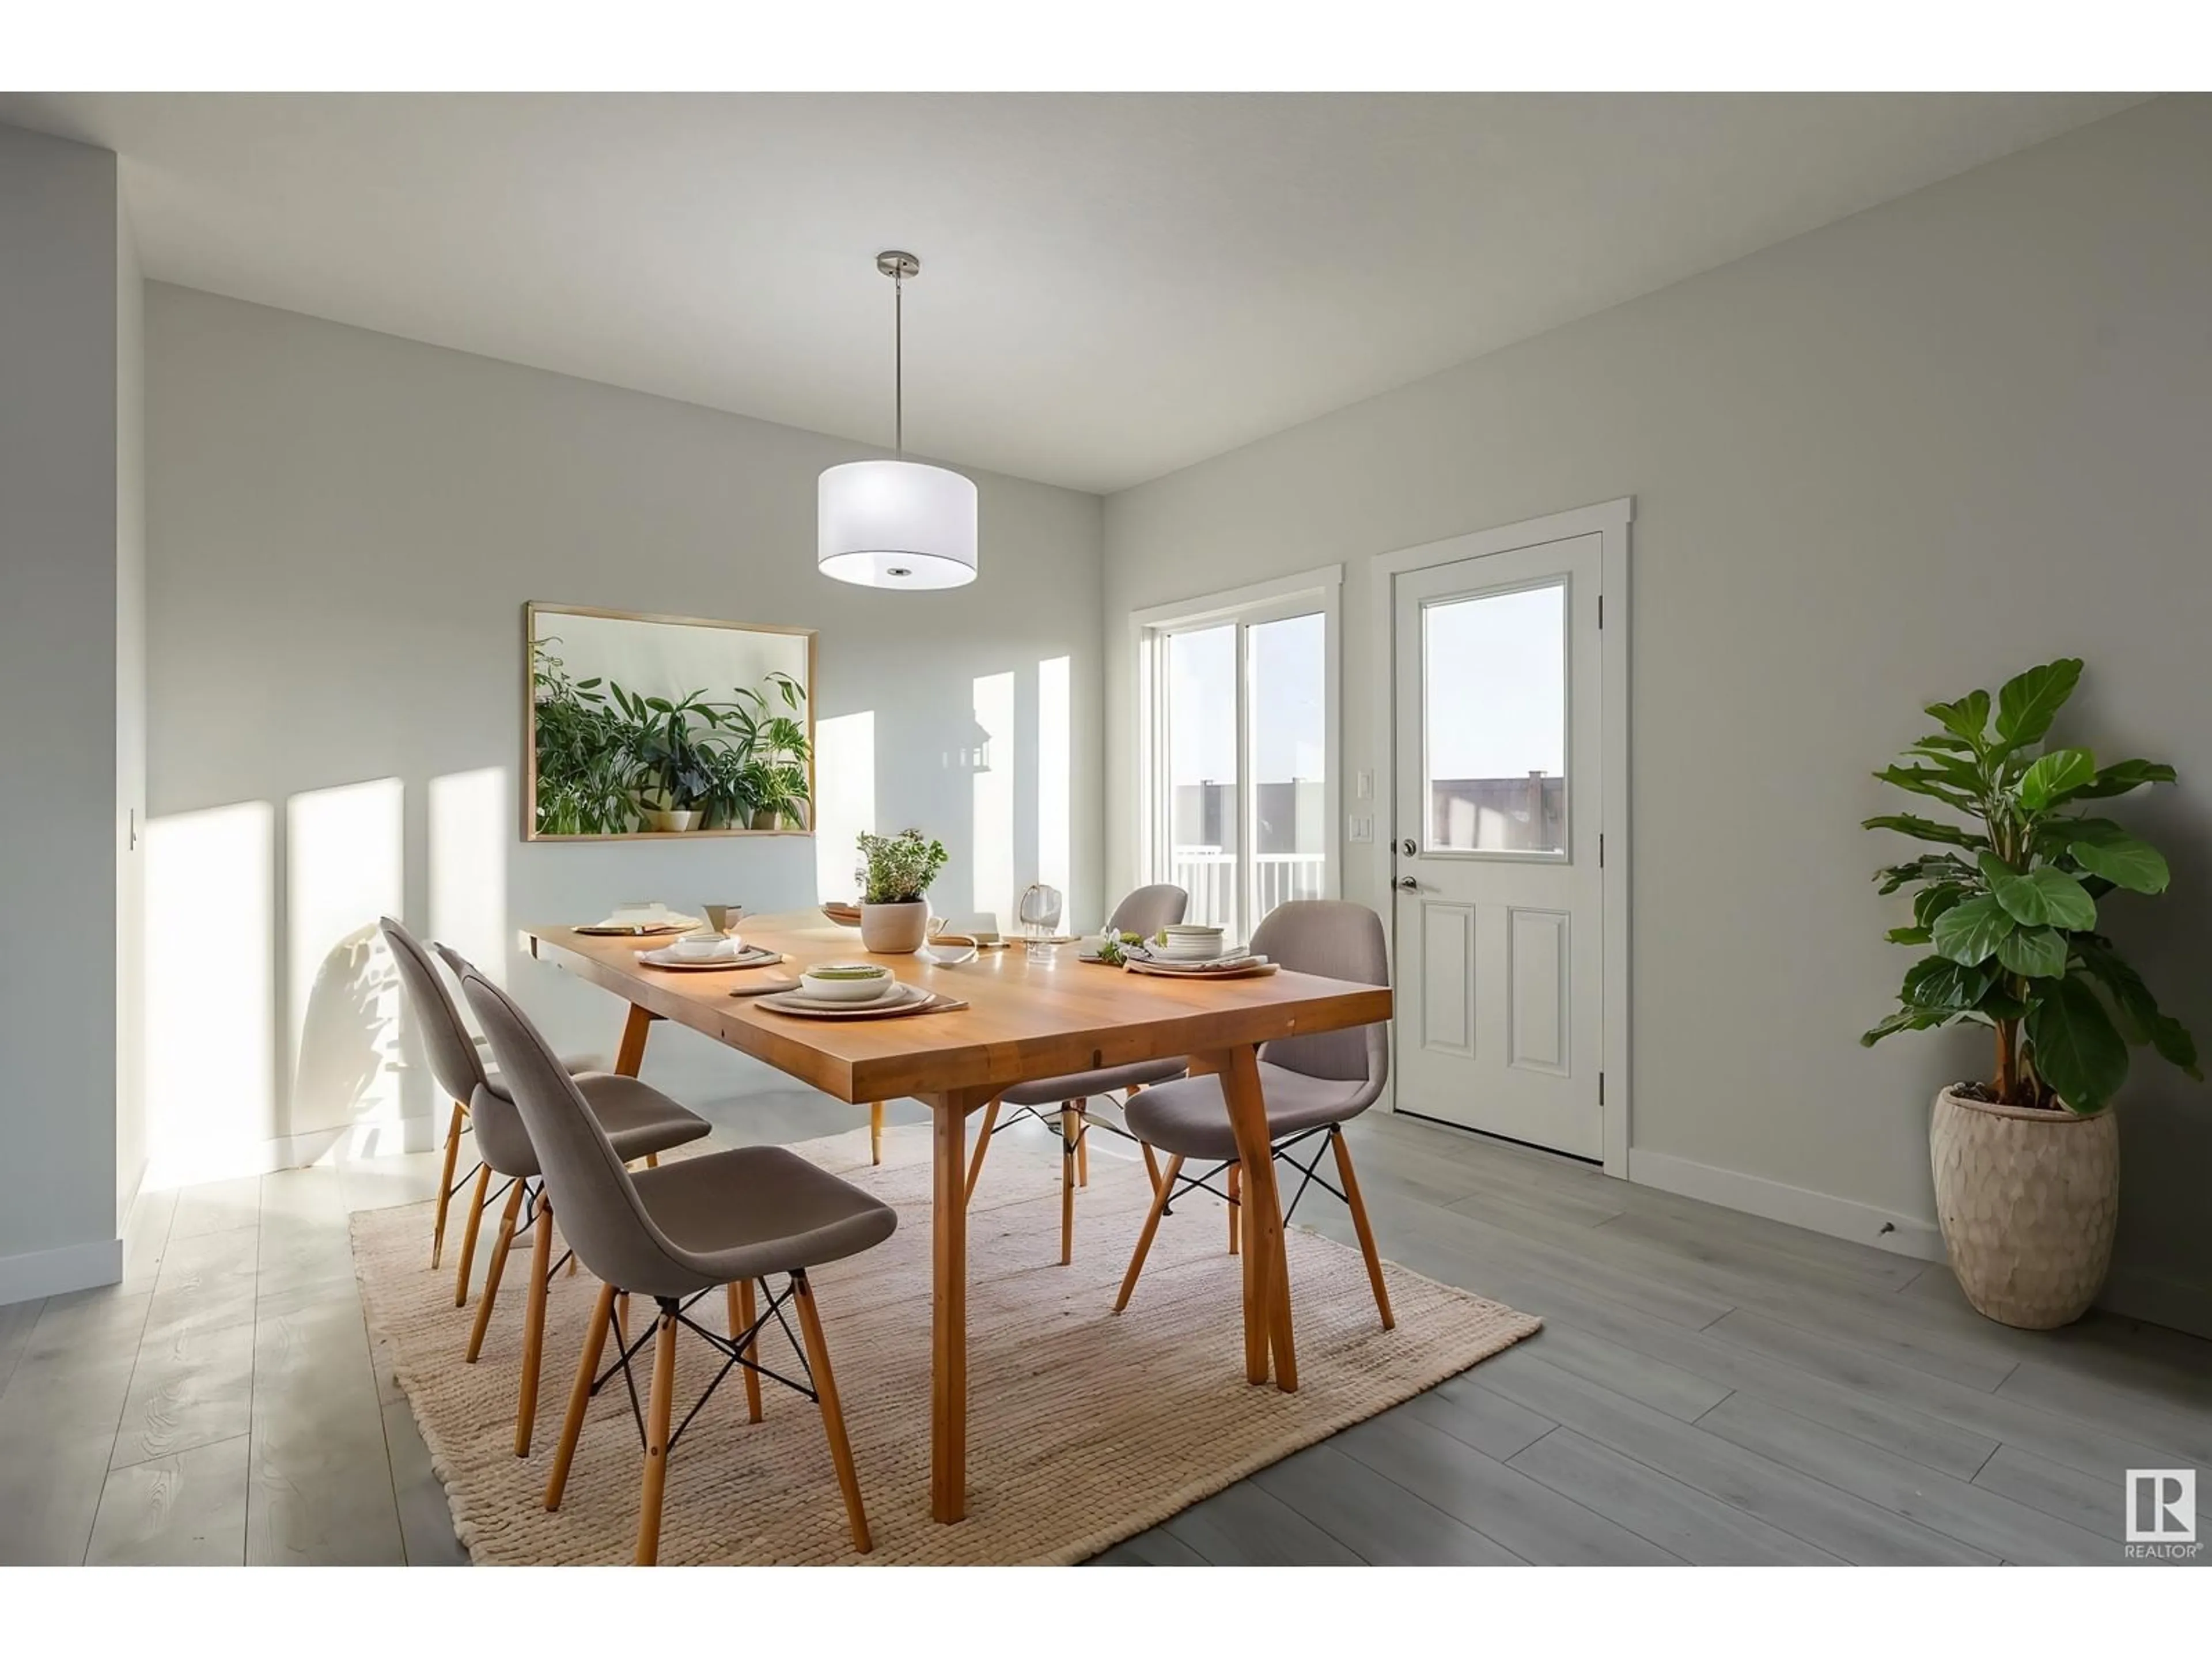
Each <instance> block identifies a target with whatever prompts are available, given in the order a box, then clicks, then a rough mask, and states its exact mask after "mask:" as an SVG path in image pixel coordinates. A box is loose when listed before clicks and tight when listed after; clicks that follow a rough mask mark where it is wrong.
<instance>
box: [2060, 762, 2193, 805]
mask: <svg viewBox="0 0 2212 1659" xmlns="http://www.w3.org/2000/svg"><path fill="white" fill-rule="evenodd" d="M2175 775H2176V774H2175V772H2174V769H2172V767H2171V766H2168V765H2167V764H2166V763H2165V762H2164V761H2147V760H2124V761H2114V762H2113V763H2112V764H2111V765H2110V766H2107V767H2106V768H2104V769H2102V770H2101V771H2100V772H2099V773H2098V774H2097V775H2096V776H2095V777H2094V778H2093V779H2092V780H2091V781H2089V782H2087V783H2086V784H2083V785H2082V786H2081V787H2080V788H2078V789H2076V790H2075V792H2074V799H2076V800H2102V799H2105V798H2106V796H2108V795H2124V794H2126V793H2128V791H2130V789H2140V788H2142V787H2143V785H2145V784H2147V783H2172V781H2174V778H2175Z"/></svg>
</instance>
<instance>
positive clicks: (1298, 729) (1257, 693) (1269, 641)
mask: <svg viewBox="0 0 2212 1659" xmlns="http://www.w3.org/2000/svg"><path fill="white" fill-rule="evenodd" d="M1325 626H1326V619H1325V618H1324V617H1322V614H1321V613H1320V612H1319V611H1316V612H1314V613H1313V614H1312V615H1310V616H1305V617H1284V618H1283V619H1282V620H1280V621H1279V622H1266V623H1254V624H1253V625H1252V627H1251V629H1249V631H1248V633H1247V635H1246V636H1245V649H1246V651H1247V653H1249V658H1250V675H1251V688H1252V696H1251V710H1252V742H1251V750H1250V752H1251V764H1252V779H1253V799H1252V888H1253V907H1252V925H1253V926H1255V927H1257V926H1258V925H1259V923H1260V920H1261V917H1263V916H1265V915H1267V913H1268V912H1269V911H1270V910H1272V909H1273V908H1275V907H1276V906H1277V905H1279V904H1280V903H1282V902H1285V900H1287V899H1307V898H1319V897H1321V896H1322V891H1323V884H1322V860H1323V859H1324V857H1325V856H1326V854H1327V851H1328V841H1327V839H1326V837H1327V834H1328V818H1327V815H1328V801H1327V799H1326V796H1325V792H1324V789H1323V781H1324V773H1325V768H1326V764H1327V752H1326V744H1327V739H1328V726H1327V723H1326V720H1325V713H1326V703H1325V701H1324V699H1325V694H1326V687H1325V685H1324V684H1323V681H1324V677H1325V676H1326V674H1327V672H1328V657H1327V655H1326V654H1325V647H1326V640H1325V637H1324V633H1323V629H1324V628H1325Z"/></svg>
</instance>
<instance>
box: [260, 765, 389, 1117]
mask: <svg viewBox="0 0 2212 1659" xmlns="http://www.w3.org/2000/svg"><path fill="white" fill-rule="evenodd" d="M405 799H406V790H405V787H404V785H402V784H401V782H400V781H399V780H398V779H397V778H377V779H374V780H372V781H368V782H366V783H351V784H343V785H340V786H338V787H336V788H331V789H316V790H311V791H309V792H307V793H304V794H298V795H295V796H293V797H292V798H291V799H290V800H289V802H288V803H287V804H286V807H285V852H286V857H285V866H286V879H285V900H286V911H287V927H286V938H287V943H288V945H289V952H288V960H287V963H286V968H287V979H288V985H287V987H286V988H287V996H288V1000H287V1002H286V1005H285V1006H286V1010H287V1016H288V1018H287V1036H288V1037H289V1048H290V1052H291V1054H293V1056H294V1062H293V1082H292V1097H291V1109H290V1111H289V1114H288V1116H289V1122H288V1123H287V1124H286V1125H285V1126H284V1128H283V1131H281V1133H289V1134H299V1133H306V1132H309V1131H313V1130H318V1129H334V1128H343V1127H347V1126H348V1125H350V1124H356V1123H368V1122H388V1121H397V1120H398V1116H399V1115H400V1114H399V1091H398V1071H397V1069H396V1066H397V1062H398V1058H399V1051H398V1012H399V991H398V981H397V978H396V977H395V975H393V973H392V964H391V961H390V958H389V957H387V956H386V953H385V950H384V945H383V941H382V940H381V939H380V938H379V937H378V936H377V933H376V919H377V918H378V917H379V916H381V915H399V914H400V911H401V909H402V908H403V907H404V903H405V891H404V871H403V867H402V866H403V863H404V852H403V848H404V833H405V830H404V808H405Z"/></svg>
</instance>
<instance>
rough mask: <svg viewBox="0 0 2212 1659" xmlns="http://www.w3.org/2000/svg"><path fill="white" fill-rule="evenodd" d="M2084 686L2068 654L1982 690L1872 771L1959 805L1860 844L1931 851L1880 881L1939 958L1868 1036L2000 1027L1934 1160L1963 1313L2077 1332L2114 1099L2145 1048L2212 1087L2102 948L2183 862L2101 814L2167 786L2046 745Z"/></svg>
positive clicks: (2106, 1175) (2137, 981)
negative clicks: (2115, 923)
mask: <svg viewBox="0 0 2212 1659" xmlns="http://www.w3.org/2000/svg"><path fill="white" fill-rule="evenodd" d="M2080 679H2081V661H2080V659H2077V658H2071V657H2067V658H2061V659H2059V660H2057V662H2051V663H2045V664H2044V665H2042V666H2041V667H2039V668H2031V669H2029V670H2028V671H2027V672H2026V673H2024V674H2021V675H2019V676H2017V677H2016V678H2013V679H2011V680H2008V681H2007V682H2006V683H2005V684H2004V685H2003V686H2002V687H2001V688H2000V689H1999V690H1998V691H1997V695H1996V704H1995V708H1994V716H1995V718H1994V720H1992V712H1993V711H1992V708H1991V703H1990V694H1989V693H1988V692H1987V691H1973V692H1970V693H1969V694H1967V695H1966V696H1964V697H1961V698H1960V699H1959V700H1958V701H1957V702H1939V703H1934V704H1930V705H1929V708H1928V709H1927V713H1928V714H1929V716H1930V717H1931V718H1932V719H1933V720H1935V721H1936V724H1937V726H1940V727H1941V728H1942V729H1941V730H1940V731H1936V732H1930V733H1929V735H1928V736H1926V737H1923V738H1921V739H1920V740H1919V741H1918V742H1917V743H1914V744H1911V745H1910V746H1909V747H1908V748H1907V749H1906V750H1905V758H1904V760H1903V762H1902V763H1900V764H1896V765H1892V766H1889V767H1887V768H1886V769H1883V770H1882V771H1880V772H1877V773H1876V774H1875V776H1876V777H1878V778H1880V779H1881V780H1882V781H1884V782H1886V783H1890V784H1894V785H1895V786H1896V787H1899V788H1900V789H1905V790H1909V791H1911V793H1914V794H1917V795H1920V796H1923V797H1924V798H1926V799H1931V800H1934V801H1936V803H1938V804H1939V805H1941V806H1942V807H1943V808H1944V809H1945V811H1946V816H1945V817H1942V818H1931V817H1922V816H1919V815H1917V814H1912V813H1893V814H1885V815H1883V816H1881V817H1871V818H1869V819H1867V820H1866V823H1865V828H1867V829H1885V830H1890V831H1893V832H1895V833H1897V834H1899V835H1904V836H1911V837H1912V838H1913V839H1914V840H1916V841H1918V842H1923V843H1926V844H1927V845H1928V846H1929V847H1931V848H1934V850H1933V851H1929V852H1923V853H1922V854H1919V856H1917V857H1916V858H1913V859H1911V860H1907V861H1906V862H1905V863H1902V864H1895V865H1891V866H1888V867H1887V868H1886V869H1883V870H1881V871H1879V872H1876V874H1875V880H1876V881H1877V882H1878V883H1879V884H1880V887H1881V891H1882V892H1884V893H1894V892H1898V891H1899V890H1911V894H1912V921H1911V925H1910V926H1909V927H1895V928H1893V929H1891V930H1890V933H1889V937H1890V939H1891V940H1892V941H1893V942H1894V943H1896V944H1899V945H1915V946H1917V947H1920V948H1922V949H1923V950H1924V951H1926V952H1927V954H1926V955H1924V956H1923V957H1921V958H1920V960H1919V961H1917V962H1916V963H1913V965H1912V966H1911V968H1909V969H1906V970H1905V983H1904V985H1903V987H1902V988H1901V989H1900V990H1899V993H1898V1007H1897V1009H1896V1011H1895V1012H1893V1013H1892V1014H1891V1015H1890V1016H1889V1017H1888V1018H1886V1019H1884V1020H1882V1021H1881V1023H1880V1024H1877V1025H1876V1026H1875V1028H1874V1029H1873V1030H1870V1031H1869V1032H1867V1033H1866V1034H1865V1035H1864V1036H1863V1037H1861V1038H1860V1041H1861V1042H1864V1043H1866V1044H1868V1045H1869V1046H1872V1045H1873V1044H1874V1043H1876V1042H1880V1041H1881V1039H1882V1038H1884V1037H1887V1036H1891V1035H1893V1033H1896V1032H1899V1031H1921V1030H1933V1029H1934V1028H1936V1027H1937V1026H1942V1025H1949V1024H1954V1023H1957V1022H1959V1021H1962V1020H1963V1021H1970V1022H1972V1023H1974V1024H1980V1025H1985V1026H1987V1027H1989V1028H1990V1033H1991V1036H1992V1038H1993V1040H1994V1050H1995V1053H1994V1060H1995V1067H1994V1071H1995V1075H1994V1077H1993V1078H1991V1079H1989V1080H1987V1081H1979V1082H1972V1083H1961V1084H1954V1085H1952V1086H1951V1087H1949V1088H1947V1089H1944V1090H1943V1091H1941V1092H1940V1093H1938V1094H1937V1096H1936V1109H1935V1117H1934V1120H1933V1122H1932V1123H1931V1125H1930V1127H1929V1149H1930V1155H1931V1159H1932V1162H1933V1165H1934V1170H1935V1176H1936V1219H1937V1221H1938V1223H1939V1225H1941V1227H1942V1233H1943V1242H1944V1244H1945V1245H1946V1247H1947V1248H1948V1250H1949V1252H1950V1257H1951V1266H1952V1268H1953V1270H1954V1272H1955V1273H1957V1274H1958V1277H1959V1284H1960V1288H1961V1289H1963V1290H1964V1291H1965V1292H1966V1299H1967V1300H1968V1301H1969V1302H1971V1303H1972V1304H1973V1305H1974V1306H1975V1307H1976V1308H1978V1309H1979V1310H1981V1311H1982V1312H1983V1313H1984V1314H1986V1315H1988V1316H1990V1318H1992V1319H1995V1320H1998V1321H2001V1322H2003V1323H2005V1324H2008V1325H2016V1326H2021V1327H2023V1328H2029V1329H2036V1330H2041V1329H2048V1328H2051V1327H2054V1326H2058V1325H2063V1324H2067V1323H2069V1322H2072V1321H2074V1320H2075V1319H2078V1318H2080V1317H2081V1315H2082V1314H2083V1313H2084V1312H2086V1311H2087V1310H2088V1307H2089V1304H2091V1303H2092V1302H2093V1300H2095V1298H2096V1295H2097V1292H2098V1291H2099V1290H2100V1288H2101V1287H2102V1286H2103V1284H2104V1280H2105V1273H2106V1267H2107V1266H2108V1265H2109V1263H2110V1261H2111V1259H2112V1233H2113V1228H2114V1225H2115V1223H2116V1221H2117V1219H2118V1212H2119V1131H2118V1124H2117V1123H2116V1121H2115V1120H2114V1118H2113V1114H2112V1103H2113V1100H2114V1098H2115V1097H2117V1096H2118V1094H2119V1092H2120V1090H2121V1087H2122V1085H2124V1083H2125V1082H2126V1081H2127V1076H2128V1063H2129V1058H2128V1051H2129V1049H2130V1047H2131V1046H2145V1045H2147V1046H2148V1047H2149V1048H2151V1049H2153V1050H2154V1052H2155V1053H2156V1054H2158V1055H2159V1056H2160V1058H2161V1059H2163V1060H2166V1061H2167V1062H2168V1063H2170V1064H2172V1065H2173V1066H2179V1067H2180V1068H2181V1069H2182V1070H2183V1071H2184V1072H2185V1073H2188V1074H2189V1075H2190V1076H2191V1077H2192V1078H2201V1077H2202V1075H2203V1073H2201V1072H2200V1071H2199V1070H2198V1068H2197V1048H2196V1044H2195V1043H2194V1042H2192V1041H2191V1037H2190V1035H2189V1033H2188V1032H2187V1031H2186V1030H2184V1029H2183V1028H2182V1026H2181V1024H2179V1022H2178V1021H2176V1020H2174V1019H2173V1018H2171V1017H2169V1016H2168V1015H2166V1014H2165V1013H2162V1012H2160V1009H2159V1006H2158V1002H2157V1000H2156V999H2155V998H2154V997H2153V996H2152V994H2151V992H2150V987H2148V986H2147V985H2146V984H2144V983H2143V981H2142V975H2139V974H2137V973H2136V970H2135V969H2133V968H2131V967H2130V966H2129V965H2128V963H2127V962H2126V961H2125V960H2124V958H2123V957H2121V955H2120V953H2119V952H2118V951H2117V950H2116V949H2115V948H2114V947H2113V945H2112V940H2111V939H2109V938H2108V937H2106V934H2105V933H2104V932H2103V931H2102V923H2101V920H2100V916H2101V913H2102V911H2103V910H2104V909H2106V908H2112V907H2117V906H2118V905H2122V904H2124V903H2127V902H2130V900H2131V899H2132V896H2135V895H2154V894H2158V893H2161V892H2163V891H2165V890H2166V879H2167V877H2166V860H2165V859H2164V858H2163V857H2162V856H2161V855H2160V853H2159V852H2158V850H2157V848H2154V847H2152V846H2151V845H2150V844H2149V843H2148V842H2145V841H2143V840H2142V838H2141V837H2140V836H2136V834H2135V833H2134V832H2133V831H2131V830H2130V829H2128V828H2127V827H2126V826H2125V825H2124V824H2122V823H2117V822H2115V821H2114V820H2113V819H2112V818H2109V817H2103V816H2101V815H2100V813H2099V812H2098V811H2096V810H2095V808H2094V806H2093V803H2096V802H2099V801H2102V800H2106V799H2112V798H2114V797H2117V796H2120V795H2125V794H2128V793H2131V792H2133V791H2135V790H2136V789H2139V788H2141V787H2143V786H2144V785H2146V784H2154V783H2171V782H2172V781H2173V780H2174V772H2173V769H2172V767H2171V766H2167V765H2165V764H2163V763H2160V762H2156V761H2148V760H2124V761H2116V762H2113V763H2112V764H2110V765H2107V766H2102V767H2100V766H2099V765H2098V764H2097V761H2096V758H2095V757H2094V756H2093V755H2092V754H2091V753H2090V751H2089V750H2087V749H2084V748H2075V747H2065V748H2057V749H2052V748H2046V747H2045V744H2044V739H2045V736H2046V735H2047V734H2048V732H2050V730H2051V722H2052V720H2054V719H2055V718H2056V717H2057V714H2058V711H2059V709H2060V708H2063V706H2064V704H2065V702H2066V700H2067V698H2068V697H2069V696H2072V695H2073V691H2074V688H2075V684H2077V683H2078V682H2079V680H2080Z"/></svg>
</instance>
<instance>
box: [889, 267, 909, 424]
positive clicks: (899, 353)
mask: <svg viewBox="0 0 2212 1659" xmlns="http://www.w3.org/2000/svg"><path fill="white" fill-rule="evenodd" d="M891 453H892V454H893V455H897V456H903V455H904V454H905V453H906V278H905V277H903V276H894V277H892V278H891Z"/></svg>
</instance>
